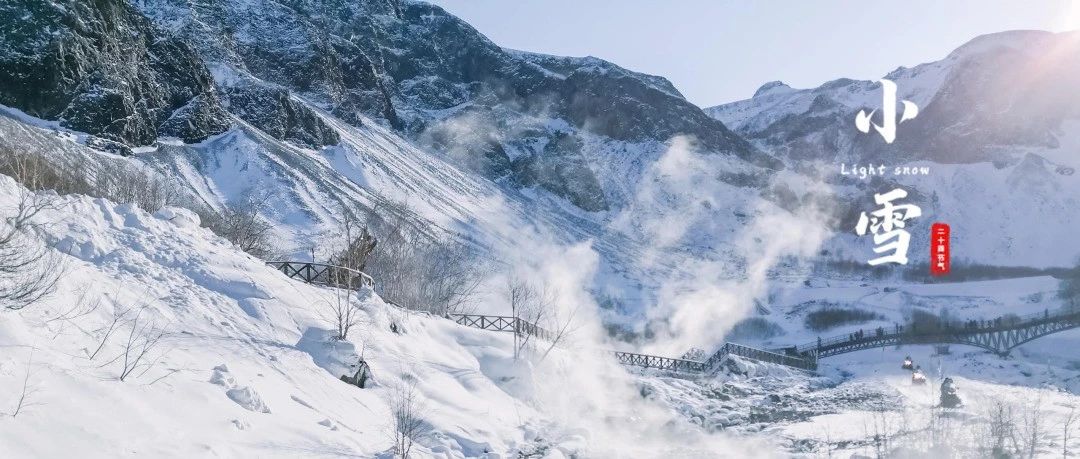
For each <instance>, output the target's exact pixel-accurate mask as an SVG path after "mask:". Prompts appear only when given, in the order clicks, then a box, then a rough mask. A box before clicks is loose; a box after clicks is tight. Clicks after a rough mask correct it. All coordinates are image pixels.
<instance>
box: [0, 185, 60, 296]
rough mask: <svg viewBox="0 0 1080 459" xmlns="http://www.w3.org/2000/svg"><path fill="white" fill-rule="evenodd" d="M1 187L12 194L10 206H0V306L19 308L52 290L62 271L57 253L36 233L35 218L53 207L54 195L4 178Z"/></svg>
mask: <svg viewBox="0 0 1080 459" xmlns="http://www.w3.org/2000/svg"><path fill="white" fill-rule="evenodd" d="M0 186H2V187H4V188H6V189H7V190H6V191H4V193H12V194H11V196H14V197H15V199H14V205H13V206H12V207H6V206H3V207H0V307H2V308H6V309H21V308H24V307H26V306H28V305H30V304H32V303H34V302H35V301H37V300H39V299H41V298H42V297H44V296H45V295H48V294H49V293H51V292H52V290H53V288H54V286H55V285H56V283H57V281H58V280H59V278H60V276H61V275H62V274H63V270H64V268H63V263H62V262H61V260H60V259H59V257H58V256H57V252H55V251H53V250H49V248H48V247H47V246H46V244H45V243H44V241H42V240H41V237H40V236H39V235H38V234H37V233H36V232H35V228H36V226H37V225H38V223H37V222H36V221H35V217H36V216H37V214H38V213H40V212H42V211H43V210H46V209H48V208H50V207H51V206H52V198H53V197H54V195H52V196H50V195H44V194H41V193H34V192H32V191H27V190H26V189H24V188H21V187H19V186H17V185H15V184H14V183H11V182H10V181H9V180H6V179H5V180H4V181H3V182H0Z"/></svg>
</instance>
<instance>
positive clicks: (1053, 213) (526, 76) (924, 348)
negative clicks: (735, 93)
mask: <svg viewBox="0 0 1080 459" xmlns="http://www.w3.org/2000/svg"><path fill="white" fill-rule="evenodd" d="M0 23H3V24H4V25H5V26H11V27H4V28H3V29H2V30H0V173H2V175H0V217H2V218H3V220H2V221H3V225H4V226H3V227H2V229H3V230H2V231H0V274H2V276H3V277H0V308H2V309H0V457H17V458H22V457H27V458H36V457H45V458H52V457H70V456H72V455H78V456H79V457H102V458H105V457H110V458H111V457H128V456H140V457H363V458H369V457H370V458H392V457H441V458H474V457H475V458H488V459H494V458H514V457H516V458H593V457H597V458H606V457H626V458H638V457H643V458H645V457H703V458H704V457H710V458H711V457H738V458H747V457H901V458H907V457H912V458H914V457H1072V456H1074V455H1076V454H1077V453H1076V451H1080V441H1077V438H1075V437H1078V436H1080V419H1078V418H1080V412H1077V407H1078V406H1080V395H1078V394H1080V356H1078V355H1077V353H1076V343H1077V342H1078V340H1080V331H1078V330H1076V329H1074V328H1073V327H1076V326H1078V325H1080V314H1078V313H1077V312H1076V311H1077V309H1076V305H1077V304H1078V302H1080V274H1078V268H1077V267H1076V266H1077V264H1078V260H1080V259H1078V257H1080V244H1076V243H1075V242H1073V241H1072V239H1073V233H1074V230H1073V228H1075V227H1076V226H1077V225H1080V211H1078V210H1077V209H1080V203H1078V202H1077V199H1078V196H1080V183H1078V180H1080V178H1078V176H1076V175H1075V174H1074V173H1075V169H1076V168H1077V167H1080V159H1078V158H1080V156H1077V151H1078V150H1077V149H1078V148H1080V128H1078V126H1080V124H1077V120H1080V112H1078V111H1077V109H1076V107H1078V106H1080V104H1077V103H1074V102H1080V101H1077V100H1075V99H1076V94H1075V92H1074V91H1072V90H1071V88H1072V87H1073V86H1075V82H1077V81H1080V35H1077V34H1076V33H1059V34H1054V33H1049V32H1003V33H1000V34H994V35H989V36H983V37H979V38H976V39H974V40H972V41H971V42H970V43H968V44H966V45H964V46H962V47H960V48H958V49H957V50H955V51H954V52H952V53H951V54H949V55H948V56H947V57H946V58H945V59H943V60H940V61H936V62H931V63H926V64H922V65H919V66H916V67H912V68H899V69H897V70H896V71H894V72H892V73H890V74H889V75H886V76H884V78H887V79H889V80H892V81H895V82H896V84H897V85H898V87H899V88H900V93H899V97H901V98H903V99H909V100H911V101H913V102H914V103H916V104H918V105H919V106H920V107H922V108H921V113H920V115H919V116H918V117H916V118H914V119H912V120H909V121H906V122H904V123H901V124H900V127H899V130H898V137H897V139H898V140H897V142H896V143H892V144H885V143H882V142H881V141H880V139H879V138H877V137H876V136H868V135H861V134H860V133H859V132H858V131H856V130H855V128H854V123H853V120H854V119H855V113H857V112H858V111H859V110H860V109H864V108H873V107H877V106H878V104H879V103H880V98H881V90H880V85H879V84H878V83H877V82H874V81H857V80H849V79H840V80H835V81H832V82H829V83H826V84H824V85H822V86H821V87H818V88H811V89H794V88H791V87H788V86H787V85H785V84H783V83H780V82H772V83H767V84H765V85H763V86H762V87H761V89H759V90H758V91H757V93H756V94H755V95H754V97H752V98H751V99H747V100H743V101H737V102H732V103H729V104H725V105H721V106H717V107H712V108H706V109H704V110H703V109H701V108H698V107H697V106H695V105H693V104H692V103H691V102H689V101H688V100H686V99H685V98H684V97H683V95H682V94H681V93H680V92H679V91H678V89H676V88H675V86H674V85H672V84H671V83H670V82H668V81H667V80H666V79H664V78H663V77H659V76H652V75H645V74H642V73H638V72H634V71H631V70H627V69H624V68H621V67H619V66H617V65H615V64H612V63H610V62H606V61H604V60H601V59H597V58H593V57H584V58H577V57H559V56H550V55H544V54H537V53H531V52H526V51H518V50H511V49H506V48H503V47H500V46H499V45H497V44H495V43H493V42H492V41H491V40H488V39H487V38H486V37H485V36H484V35H482V34H481V32H479V31H477V30H476V29H474V28H473V27H472V26H470V25H469V24H467V23H465V22H464V21H463V20H461V19H459V18H457V17H454V16H453V15H451V14H449V13H447V12H446V11H444V10H443V9H441V8H439V7H438V6H434V5H431V4H428V3H425V2H421V1H414V0H402V1H398V0H362V1H339V0H265V1H251V0H204V1H196V2H190V1H179V0H103V1H96V2H90V1H85V0H54V1H49V2H39V1H35V0H14V1H8V2H0ZM998 69H1007V71H998ZM43 75H44V76H43ZM987 95H991V96H987ZM984 96H985V97H984ZM943 127H944V128H943ZM841 163H843V164H845V165H853V164H868V163H886V164H889V165H890V166H910V167H925V168H927V169H928V170H929V171H930V172H929V174H926V175H911V176H885V177H876V178H875V177H868V178H859V177H857V176H845V175H842V174H840V173H839V171H840V165H841ZM895 187H903V188H905V189H907V190H908V191H910V192H911V201H912V202H914V203H916V204H918V205H920V206H921V208H922V216H921V217H920V218H919V219H918V220H916V221H915V222H912V226H911V227H909V229H911V231H912V234H913V238H912V244H911V248H910V254H911V263H910V264H909V265H908V266H904V267H901V269H896V270H885V269H871V268H870V267H869V266H866V259H867V258H868V257H869V256H870V255H871V245H870V244H869V241H868V240H867V239H866V238H859V237H857V236H856V235H855V233H854V225H855V221H856V218H857V216H858V213H859V211H860V210H868V209H869V208H870V206H871V205H872V204H873V194H874V193H879V192H883V191H887V190H889V189H892V188H895ZM935 221H945V222H948V223H949V224H950V225H951V226H952V228H953V230H954V231H955V234H956V237H955V240H954V241H953V250H954V251H955V255H954V256H955V257H956V258H955V259H956V261H955V264H954V268H953V269H954V275H953V276H952V277H949V278H945V279H938V278H931V277H930V276H928V275H926V274H925V272H926V270H927V263H928V259H927V255H926V254H927V253H928V251H929V249H930V247H929V241H928V240H927V238H926V237H925V234H926V232H927V231H928V229H929V225H930V223H931V222H935ZM1036 223H1037V224H1036ZM268 262H295V263H296V265H295V266H311V267H315V266H327V265H331V266H339V267H341V269H339V270H336V271H327V272H326V273H324V274H322V276H324V277H321V278H318V280H317V281H316V282H305V277H304V274H302V273H300V272H290V271H289V269H286V268H283V267H282V264H281V263H278V264H273V265H272V266H271V265H268ZM307 263H315V264H314V265H306V264H307ZM305 269H308V268H305ZM360 271H363V272H364V273H367V275H370V276H371V280H372V281H373V283H374V285H370V284H368V283H365V282H360V281H357V280H356V279H358V278H356V277H347V278H345V280H341V279H339V278H336V277H333V276H336V275H337V274H335V273H346V275H347V276H355V275H358V274H356V273H358V272H360ZM348 273H352V274H348ZM309 275H310V273H309ZM328 279H330V281H329V282H328V281H327V280H328ZM306 280H312V278H307V279H306ZM328 284H329V285H328ZM469 314H472V315H475V317H482V318H483V319H482V320H481V321H480V322H470V321H468V320H464V319H462V317H463V315H469ZM499 317H501V318H503V319H506V318H507V317H516V319H513V322H512V323H513V325H512V328H511V329H505V330H503V331H498V330H493V329H492V328H497V327H499V325H491V324H488V323H487V322H483V320H495V319H492V318H499ZM492 323H494V322H492ZM485 324H487V325H485ZM478 327H480V328H478ZM485 327H486V328H488V329H482V328H485ZM905 327H906V328H905ZM917 327H921V328H917ZM1010 327H1011V328H1010ZM1040 327H1041V328H1040ZM510 330H512V331H513V332H509V331H510ZM531 330H546V331H542V332H535V331H531ZM901 330H905V331H903V332H902V331H901ZM987 330H989V331H987ZM999 331H1000V333H996V332H999ZM984 332H985V333H984ZM905 333H906V334H905ZM980 333H982V335H980ZM1009 333H1012V334H1011V335H1009ZM1023 333H1030V335H1022V334H1023ZM976 335H978V336H984V335H985V336H992V337H994V339H997V338H999V337H1003V336H1009V338H1008V340H1011V341H1008V342H1007V343H1006V344H1002V343H996V344H993V345H990V344H987V345H984V346H982V347H978V346H971V345H969V344H971V340H972V339H974V338H972V337H974V336H976ZM1021 335H1022V336H1021ZM864 337H865V338H864ZM888 337H894V338H896V339H897V340H899V341H896V342H888V341H887V339H886V338H888ZM987 339H990V338H987ZM1002 339H1004V338H1002ZM920 340H921V341H920ZM815 342H816V344H815ZM725 343H734V344H735V345H738V346H741V347H740V349H744V350H742V351H731V352H728V353H719V352H718V350H723V349H728V348H727V347H725V346H729V345H726V344H725ZM823 343H824V344H823ZM965 343H966V344H965ZM1003 343H1004V342H1003ZM829 346H833V347H832V348H830V347H829ZM844 346H853V347H858V346H862V347H860V348H859V349H857V352H855V350H856V349H847V348H845V347H844ZM826 349H838V350H839V351H837V352H835V353H829V354H828V355H826V353H823V350H826ZM613 351H617V352H626V353H631V354H618V353H615V354H613ZM849 351H850V352H849ZM740 352H741V353H740ZM995 352H998V353H995ZM627 355H633V356H639V355H643V356H644V358H648V357H654V358H657V359H659V360H631V359H629V358H625V356H627ZM905 357H908V358H911V359H912V360H913V361H914V364H913V365H917V366H918V367H919V371H920V374H923V375H925V376H926V377H927V378H928V380H929V382H928V383H927V384H925V385H923V384H917V383H916V382H913V379H912V371H911V370H910V369H902V368H901V362H902V361H904V359H905ZM784 359H796V361H797V362H800V363H806V364H807V365H811V366H812V367H813V368H814V370H813V371H806V370H802V369H798V368H794V367H793V366H792V365H790V364H789V365H784V364H779V363H776V362H783V361H784ZM657 362H660V363H657ZM671 362H675V363H671ZM680 362H681V363H680ZM665 365H669V366H667V367H665ZM680 365H682V366H681V367H680ZM699 366H700V367H699ZM795 366H798V365H795ZM688 367H694V368H695V370H694V371H686V368H688ZM946 378H949V379H950V380H952V381H954V382H955V385H956V386H957V387H959V388H960V391H961V392H960V397H961V398H962V400H963V404H962V405H961V406H959V407H943V406H942V402H941V398H940V396H941V393H940V389H941V387H942V386H941V384H942V382H943V381H944V380H945V379H946Z"/></svg>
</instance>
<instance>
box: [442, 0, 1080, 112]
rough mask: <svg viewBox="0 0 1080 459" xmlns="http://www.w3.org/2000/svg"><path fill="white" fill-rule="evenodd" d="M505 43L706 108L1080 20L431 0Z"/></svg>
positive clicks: (1024, 12) (1002, 6)
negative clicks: (610, 66)
mask: <svg viewBox="0 0 1080 459" xmlns="http://www.w3.org/2000/svg"><path fill="white" fill-rule="evenodd" d="M431 1H433V2H434V3H436V4H438V5H441V6H442V7H444V8H446V9H447V10H448V11H450V12H451V13H453V14H455V15H457V16H459V17H461V18H463V19H465V20H466V21H468V22H469V23H470V24H472V25H473V26H474V27H476V29H477V30H479V31H480V32H481V33H483V34H485V35H487V36H488V37H489V38H491V39H492V40H493V41H495V43H498V44H499V45H501V46H505V47H509V48H515V49H521V50H526V51H535V52H542V53H548V54H557V55H568V56H586V55H592V56H596V57H600V58H603V59H606V60H609V61H612V62H614V63H616V64H619V65H621V66H623V67H626V68H629V69H632V70H637V71H641V72H646V73H652V74H657V75H662V76H665V77H667V78H668V79H670V80H671V81H672V82H673V83H674V84H675V86H676V87H677V88H679V90H680V91H682V92H683V94H685V95H686V97H687V98H688V99H690V100H691V101H692V102H694V103H696V104H698V105H701V106H703V107H705V106H711V105H716V104H719V103H724V102H730V101H733V100H739V99H745V98H748V97H750V96H751V95H753V92H754V90H755V89H757V88H758V86H760V85H761V84H762V83H764V82H766V81H771V80H782V81H784V82H785V83H788V84H789V85H791V86H793V87H813V86H817V85H819V84H821V83H823V82H825V81H829V80H832V79H835V78H840V77H849V78H859V79H873V78H879V77H881V76H883V75H885V74H886V73H888V72H889V71H891V70H893V69H895V68H896V67H898V66H901V65H904V66H912V65H916V64H919V63H922V62H927V61H933V60H938V59H941V58H943V57H945V56H946V55H947V54H948V53H949V51H951V50H952V49H954V48H956V47H957V46H960V45H961V44H963V43H964V42H966V41H968V40H970V39H971V38H973V37H975V36H978V35H981V34H985V33H992V32H999V31H1003V30H1015V29H1041V30H1052V31H1061V30H1072V29H1076V28H1078V27H1080V14H1078V13H1080V7H1078V5H1077V3H1080V2H1077V1H1073V0H1031V1H1021V0H1017V1H1004V0H936V1H931V0H918V1H906V0H905V1H891V2H884V1H877V0H862V1H852V0H827V1H782V0H758V1H749V0H745V1H735V0H666V1H664V0H651V1H649V0H431Z"/></svg>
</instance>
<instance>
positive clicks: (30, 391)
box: [7, 348, 40, 418]
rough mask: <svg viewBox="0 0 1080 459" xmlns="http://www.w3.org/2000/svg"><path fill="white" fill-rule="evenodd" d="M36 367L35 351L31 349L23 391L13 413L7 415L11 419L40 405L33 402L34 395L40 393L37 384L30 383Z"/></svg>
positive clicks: (27, 360) (24, 376)
mask: <svg viewBox="0 0 1080 459" xmlns="http://www.w3.org/2000/svg"><path fill="white" fill-rule="evenodd" d="M33 365H34V349H33V348H31V349H30V357H28V358H27V359H26V373H25V374H24V375H23V382H22V391H20V392H19V398H18V400H16V402H15V408H14V409H12V411H11V413H7V414H8V415H9V416H11V417H13V418H14V417H16V416H18V415H19V413H22V412H23V411H24V410H26V409H27V408H30V407H31V406H36V405H40V403H36V402H34V401H33V399H34V395H35V394H37V392H38V387H37V385H36V384H33V383H31V382H30V374H31V369H32V368H33Z"/></svg>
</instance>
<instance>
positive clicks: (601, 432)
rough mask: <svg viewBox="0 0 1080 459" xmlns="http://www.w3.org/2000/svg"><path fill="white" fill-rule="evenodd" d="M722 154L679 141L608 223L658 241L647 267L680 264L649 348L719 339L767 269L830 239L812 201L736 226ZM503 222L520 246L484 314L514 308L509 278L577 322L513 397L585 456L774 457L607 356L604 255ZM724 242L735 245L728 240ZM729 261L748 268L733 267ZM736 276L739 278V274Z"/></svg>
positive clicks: (758, 209) (512, 250)
mask: <svg viewBox="0 0 1080 459" xmlns="http://www.w3.org/2000/svg"><path fill="white" fill-rule="evenodd" d="M719 159H722V157H720V156H718V155H703V154H700V153H697V152H695V151H694V150H693V146H692V143H691V142H690V141H689V140H688V139H685V138H677V139H674V140H673V141H672V142H671V143H670V146H669V148H668V149H667V150H666V151H665V152H664V153H663V155H662V156H660V158H659V159H658V160H657V161H656V162H655V164H653V165H652V166H651V167H650V168H649V169H648V171H647V172H646V174H645V176H644V178H643V179H642V181H641V182H640V183H641V186H640V188H639V190H638V192H637V194H636V196H635V197H634V202H632V203H630V205H629V206H628V207H627V210H626V211H625V212H624V213H623V214H622V215H619V216H618V217H617V218H616V219H615V221H614V222H613V227H616V228H618V227H620V226H621V225H634V226H636V227H637V228H640V230H641V232H642V233H643V234H641V235H642V236H644V237H645V239H644V240H647V241H649V242H650V243H651V245H650V246H649V247H648V248H647V250H646V251H645V252H644V257H643V258H642V259H641V260H640V263H642V264H643V265H644V266H645V267H646V268H653V267H656V268H658V269H659V268H660V267H662V266H664V264H665V263H669V262H671V261H672V260H677V261H678V265H679V269H678V270H676V271H672V275H671V277H670V278H669V279H668V280H667V281H666V282H665V283H664V284H663V285H662V286H661V287H660V289H659V292H658V293H657V299H658V302H657V304H656V307H655V308H654V309H653V310H651V311H650V312H649V315H650V316H651V317H653V318H660V317H665V318H667V320H665V321H663V322H661V326H660V327H658V328H657V329H656V330H655V331H656V332H657V338H656V340H655V343H654V346H653V347H654V348H655V350H657V351H664V352H666V353H667V354H669V355H672V354H673V355H679V354H681V353H682V352H684V351H686V350H687V349H689V348H690V347H691V346H699V347H703V348H709V347H710V346H711V345H714V344H716V343H718V342H720V341H721V339H722V337H723V334H724V332H725V331H727V330H728V329H729V328H730V327H731V325H733V324H734V323H735V322H736V321H737V320H739V319H740V318H742V317H743V316H744V315H745V314H746V313H747V312H748V311H749V310H750V309H751V307H752V305H753V302H754V300H755V299H756V298H760V297H761V296H763V294H764V293H765V292H766V288H767V274H768V272H769V270H770V269H771V268H773V267H774V266H775V265H776V264H777V263H778V262H779V261H780V260H781V259H783V258H784V257H788V256H793V257H808V256H810V255H813V254H814V253H815V252H816V250H817V249H818V246H819V245H820V243H821V242H822V240H823V239H824V238H825V235H826V230H825V226H824V224H823V223H822V222H823V217H822V215H821V214H820V211H819V209H818V208H817V207H816V206H811V205H807V206H798V207H797V208H796V209H795V211H794V212H788V211H785V210H783V209H781V208H779V207H777V206H776V205H774V204H772V203H770V202H768V201H767V200H765V199H758V200H757V201H756V202H754V203H753V204H752V205H750V206H748V207H746V208H740V209H739V212H745V213H746V214H747V215H748V221H746V222H736V223H735V224H732V223H731V220H732V217H731V215H732V209H730V208H728V206H729V205H730V203H733V202H739V201H738V199H732V198H731V194H732V193H733V190H735V188H736V187H734V186H732V185H730V184H728V183H724V182H721V181H720V180H718V179H717V175H718V173H720V172H722V168H723V167H724V166H725V163H724V162H723V161H718V160H719ZM493 199H495V200H494V201H493V202H492V203H491V205H490V206H486V208H488V209H490V211H491V215H489V216H487V218H486V220H487V221H489V222H497V221H500V218H499V217H498V215H499V214H500V213H502V212H503V209H505V207H504V206H505V205H507V204H506V203H505V202H503V201H501V199H496V198H493ZM703 203H706V204H703ZM502 221H503V222H504V223H503V224H504V228H503V229H502V231H500V232H501V233H503V234H512V235H514V239H515V240H514V244H512V246H508V247H503V248H502V249H500V250H499V251H498V253H497V254H496V255H495V258H496V259H499V260H500V261H501V262H503V263H502V264H500V266H501V268H499V269H496V270H495V272H494V273H493V275H492V277H491V279H489V280H488V281H487V282H486V283H485V288H484V291H485V293H486V296H487V300H486V301H485V304H484V305H483V306H481V307H482V308H483V309H484V310H485V311H484V312H491V313H496V312H498V313H503V314H508V313H509V311H508V310H507V309H506V308H507V307H506V302H505V298H504V297H503V296H502V295H501V293H502V291H503V290H504V289H505V285H506V282H507V279H508V278H510V277H517V278H523V279H527V280H528V281H529V282H533V283H536V284H540V285H544V286H547V287H549V288H551V289H552V290H553V291H555V292H557V297H556V298H555V300H556V301H555V302H554V305H553V306H554V308H555V309H556V314H555V315H556V316H557V317H560V318H563V319H565V318H567V317H573V326H572V330H573V333H572V334H571V335H570V336H569V337H568V338H567V339H566V340H565V341H564V342H563V343H562V345H561V346H560V347H559V348H558V349H557V350H556V351H555V352H553V353H551V354H550V355H549V356H548V357H547V358H543V359H541V358H540V356H541V355H542V354H543V349H542V348H543V347H546V344H543V343H541V344H538V346H539V347H541V349H538V352H534V353H533V354H532V356H531V357H530V358H526V359H523V361H522V362H519V365H522V366H523V367H522V370H521V377H523V378H527V379H528V380H530V381H531V383H530V384H528V385H526V386H525V387H527V389H521V386H515V387H516V389H514V390H518V393H515V394H514V395H515V396H517V397H518V398H520V399H524V400H529V401H531V402H532V404H534V405H535V406H536V408H538V409H539V410H540V411H541V412H543V413H545V414H546V415H548V416H551V418H552V420H553V421H555V422H556V425H557V426H559V427H554V428H553V429H554V430H556V431H558V432H560V433H559V434H555V435H560V434H561V435H565V436H567V437H571V438H580V437H583V438H582V441H584V442H585V443H587V444H588V446H587V447H586V448H585V449H584V451H583V452H585V453H586V454H587V455H590V456H591V455H598V457H599V456H601V455H602V456H608V457H610V456H614V457H628V456H630V455H632V456H634V457H662V456H670V455H675V456H678V457H698V456H700V457H713V456H715V454H716V452H718V451H727V452H731V453H732V454H735V453H734V451H740V453H738V454H737V455H739V456H741V457H760V456H762V455H767V454H768V453H765V451H773V450H775V448H771V447H760V445H757V446H756V447H752V444H753V443H754V442H756V441H758V440H753V439H748V438H734V437H730V436H727V435H725V434H709V433H706V432H705V431H703V430H702V429H700V428H699V427H697V426H695V425H693V424H691V423H690V422H689V421H688V420H687V419H685V418H684V417H683V416H682V415H680V414H678V413H676V412H675V411H674V410H673V409H671V407H669V406H665V405H663V404H661V403H659V402H657V401H654V400H650V399H648V398H646V397H643V395H642V389H641V386H640V385H639V380H638V379H637V378H638V377H636V376H632V375H629V374H627V371H626V369H624V368H622V367H620V366H619V365H617V364H616V363H614V362H613V360H612V359H611V357H610V355H609V354H606V353H604V352H602V351H604V350H607V349H611V348H612V347H613V346H614V344H613V343H611V342H610V339H609V338H608V337H607V334H606V333H605V332H604V330H605V329H604V327H603V324H602V323H601V321H600V318H599V317H600V316H599V314H598V311H599V308H598V306H597V304H596V302H595V300H594V298H593V291H594V286H595V280H596V276H597V273H598V270H599V266H600V255H599V254H598V252H597V251H596V250H595V249H594V248H593V247H592V243H591V241H584V242H576V243H566V242H563V241H560V240H558V239H557V238H555V237H552V236H551V235H549V234H548V232H546V231H545V230H544V229H541V228H535V227H525V228H523V227H513V226H506V225H512V224H511V223H510V222H509V221H508V220H502ZM624 227H625V226H624ZM725 239H729V240H731V241H732V242H730V243H726V244H725V243H722V241H723V240H725ZM687 241H691V246H696V245H697V244H698V243H700V242H701V241H711V242H713V243H715V244H716V246H715V247H714V248H712V249H703V250H700V251H699V250H694V251H691V252H685V251H684V250H683V248H684V247H685V246H686V244H687ZM729 249H734V253H733V254H734V257H729V256H727V255H726V254H725V253H724V251H725V250H729ZM732 259H735V260H739V259H743V260H745V262H744V263H742V264H741V265H739V269H734V270H733V269H732V268H733V267H732ZM732 272H741V273H742V276H741V277H737V278H735V279H733V278H732ZM500 308H501V309H500ZM541 325H542V326H545V327H547V328H552V327H558V324H555V323H546V324H541ZM571 442H572V441H571Z"/></svg>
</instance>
